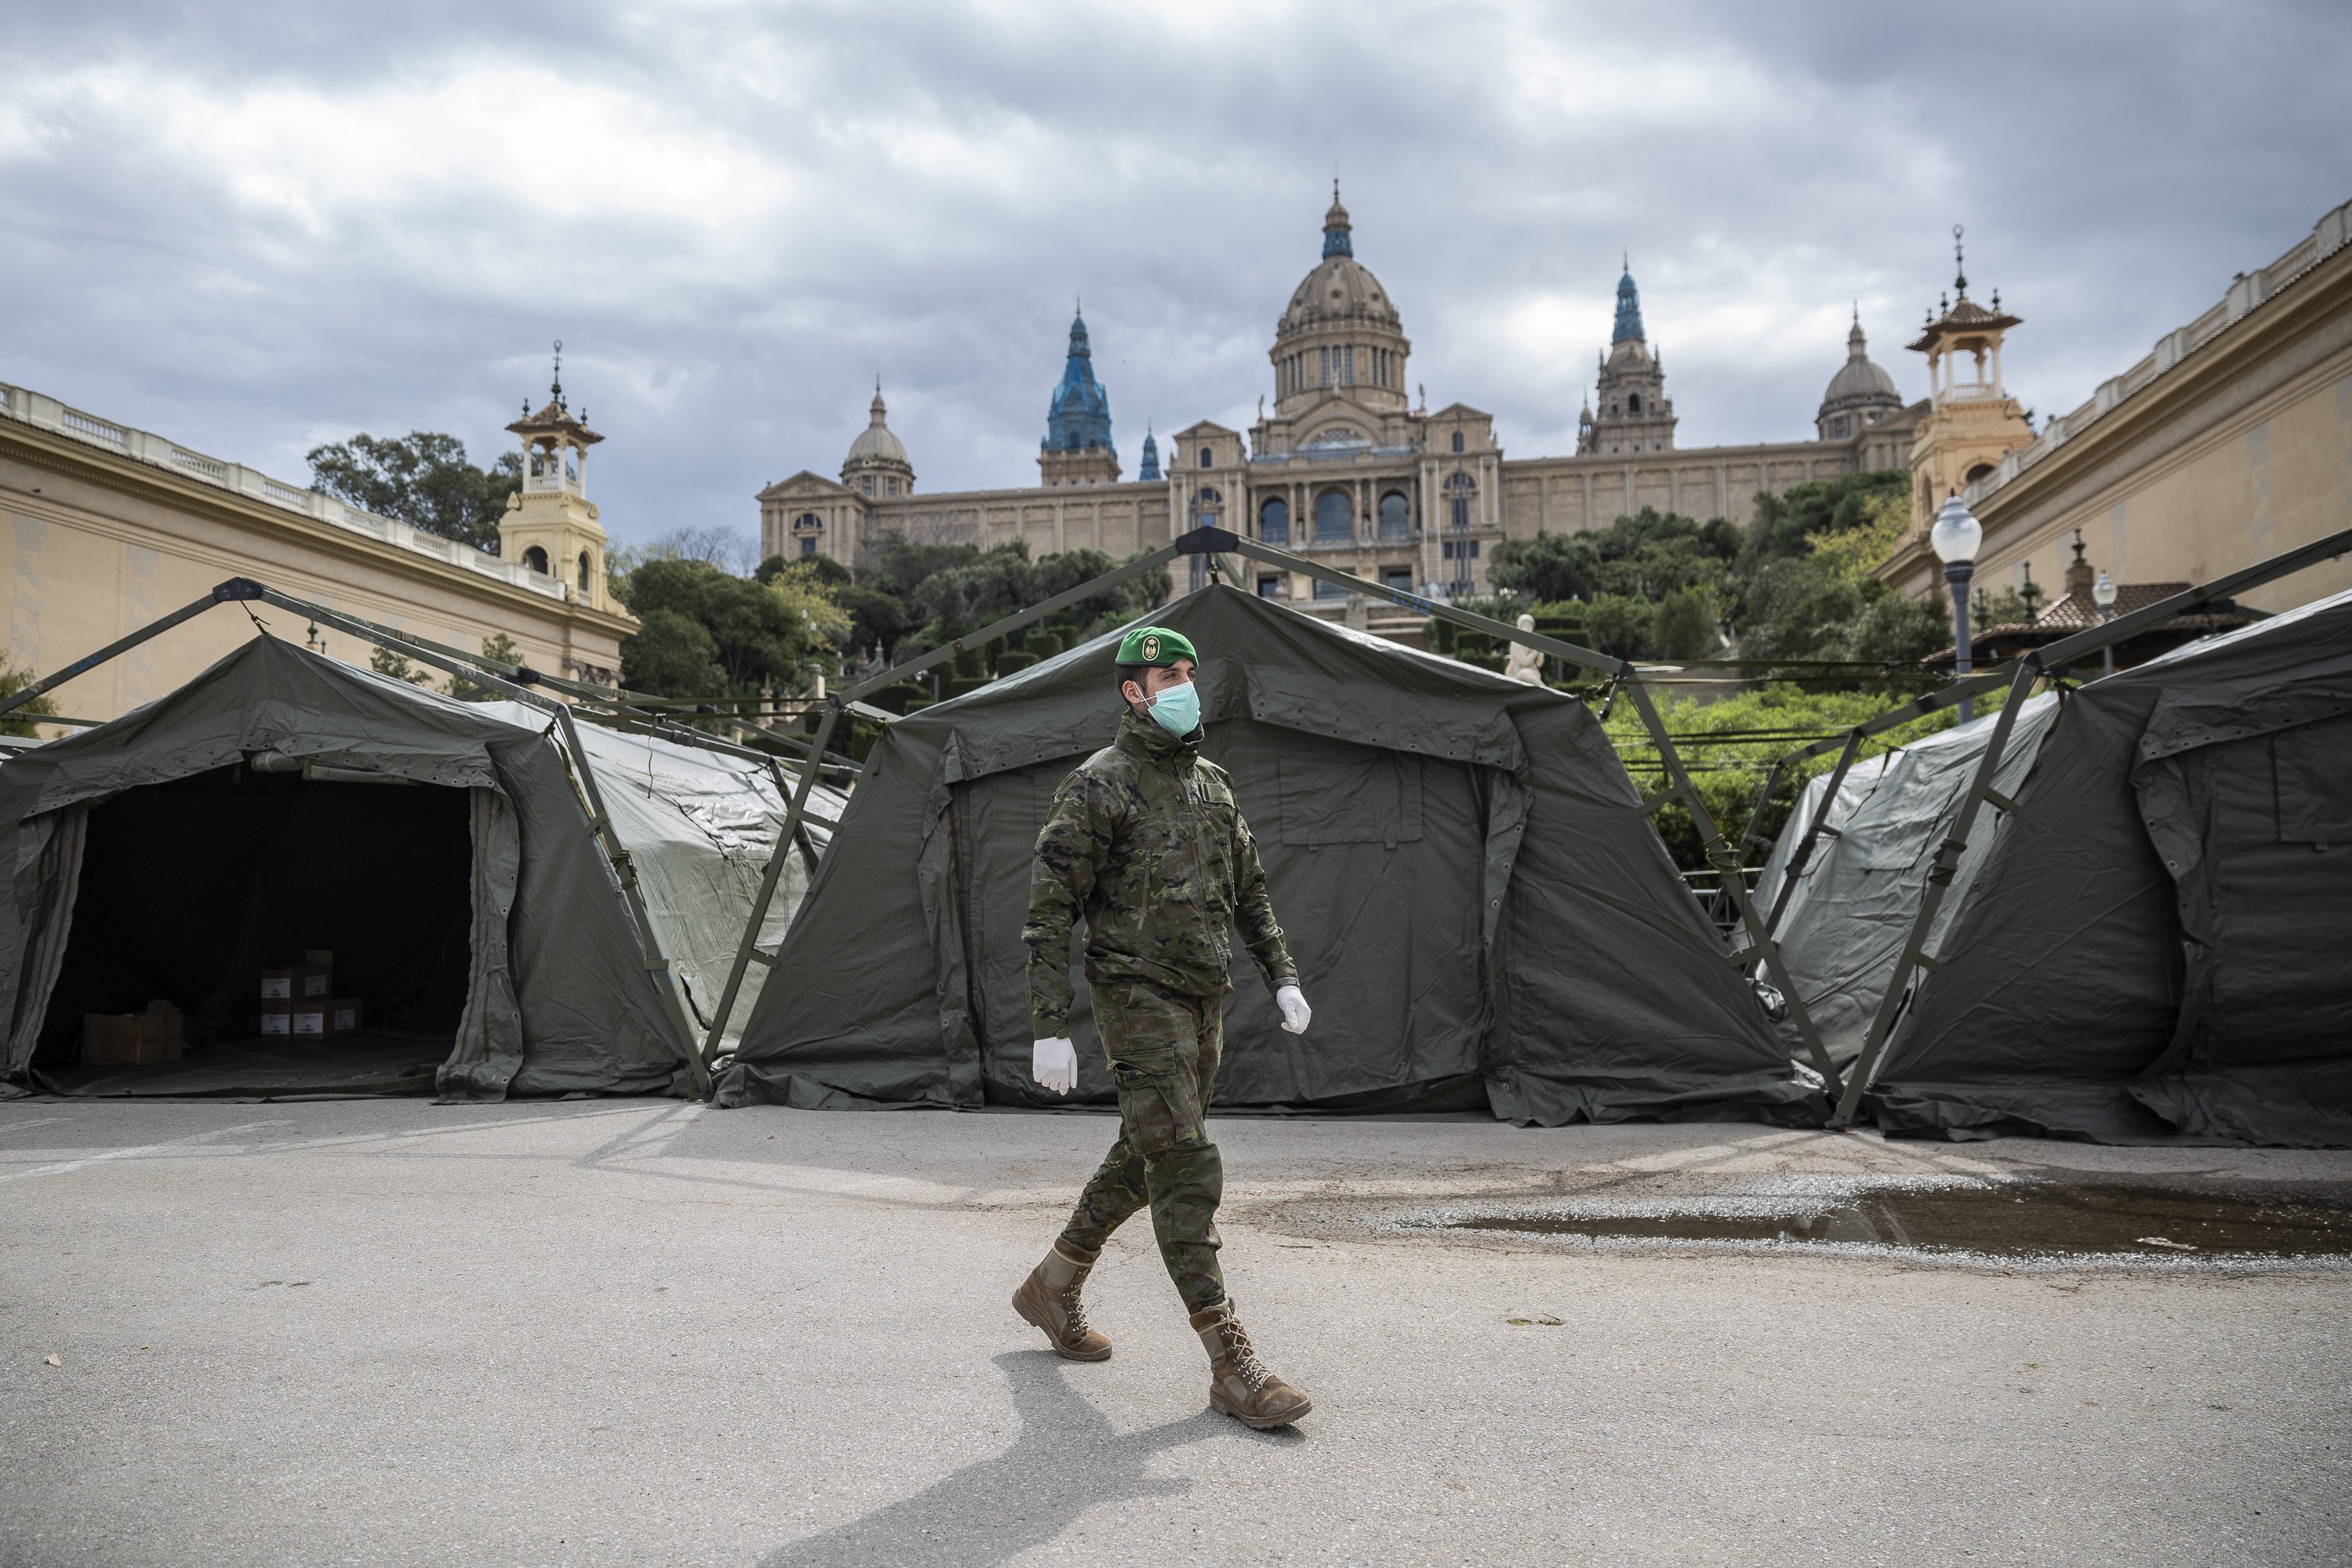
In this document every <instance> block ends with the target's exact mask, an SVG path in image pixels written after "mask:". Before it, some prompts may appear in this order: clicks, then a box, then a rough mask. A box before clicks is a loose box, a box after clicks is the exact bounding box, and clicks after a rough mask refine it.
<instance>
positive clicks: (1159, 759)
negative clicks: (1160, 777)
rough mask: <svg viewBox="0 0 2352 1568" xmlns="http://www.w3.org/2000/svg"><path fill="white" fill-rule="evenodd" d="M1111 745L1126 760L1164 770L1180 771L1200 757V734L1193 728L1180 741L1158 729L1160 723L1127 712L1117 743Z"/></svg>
mask: <svg viewBox="0 0 2352 1568" xmlns="http://www.w3.org/2000/svg"><path fill="white" fill-rule="evenodd" d="M1113 743H1114V744H1115V745H1117V746H1118V749H1119V750H1120V751H1122V752H1127V753H1128V754H1129V756H1135V757H1141V758H1143V759H1145V760H1146V761H1147V762H1153V763H1159V764H1160V766H1161V767H1164V768H1183V767H1187V766H1190V765H1191V764H1192V762H1193V761H1194V760H1195V759H1197V758H1198V757H1199V756H1200V754H1201V731H1200V730H1199V729H1197V728H1196V729H1194V730H1193V731H1192V733H1191V734H1189V735H1187V736H1185V737H1184V738H1183V739H1182V740H1181V741H1180V740H1178V739H1177V738H1176V737H1175V736H1173V735H1171V734H1170V733H1169V732H1168V731H1166V730H1164V729H1162V728H1160V722H1159V721H1157V720H1154V719H1148V718H1146V717H1144V715H1142V714H1140V713H1138V712H1137V711H1136V710H1134V709H1132V708H1130V709H1129V710H1127V712H1126V713H1125V715H1123V716H1122V717H1121V718H1120V720H1119V721H1118V740H1117V741H1116V742H1113Z"/></svg>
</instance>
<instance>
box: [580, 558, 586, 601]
mask: <svg viewBox="0 0 2352 1568" xmlns="http://www.w3.org/2000/svg"><path fill="white" fill-rule="evenodd" d="M580 591H581V592H582V593H583V594H584V593H586V592H587V591H588V552H586V551H584V550H583V551H582V552H580Z"/></svg>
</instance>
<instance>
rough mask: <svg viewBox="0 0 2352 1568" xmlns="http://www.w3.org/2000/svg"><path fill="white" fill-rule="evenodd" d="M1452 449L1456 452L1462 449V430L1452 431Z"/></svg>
mask: <svg viewBox="0 0 2352 1568" xmlns="http://www.w3.org/2000/svg"><path fill="white" fill-rule="evenodd" d="M1454 450H1455V451H1457V452H1458V451H1460V450H1462V432H1461V431H1459V430H1456V431H1455V432H1454Z"/></svg>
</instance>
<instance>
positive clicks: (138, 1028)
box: [81, 1001, 182, 1067]
mask: <svg viewBox="0 0 2352 1568" xmlns="http://www.w3.org/2000/svg"><path fill="white" fill-rule="evenodd" d="M181 1030H182V1020H181V1017H180V1010H179V1009H178V1008H177V1007H174V1006H173V1005H172V1004H170V1003H169V1002H163V1001H157V1002H151V1003H149V1004H148V1005H147V1011H145V1012H144V1013H84V1014H83V1015H82V1016H81V1059H82V1060H83V1061H84V1062H85V1063H87V1064H88V1065H89V1066H91V1067H145V1066H148V1065H150V1064H151V1063H154V1062H175V1061H178V1060H179V1059H180V1044H181V1037H182V1034H181Z"/></svg>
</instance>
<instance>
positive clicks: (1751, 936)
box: [703, 528, 1843, 1096]
mask: <svg viewBox="0 0 2352 1568" xmlns="http://www.w3.org/2000/svg"><path fill="white" fill-rule="evenodd" d="M1182 555H1198V556H1205V557H1207V558H1208V560H1209V562H1210V566H1211V575H1212V578H1213V580H1214V579H1218V578H1229V579H1234V580H1238V579H1239V577H1240V574H1239V573H1238V572H1236V571H1235V570H1234V565H1233V563H1232V560H1231V559H1230V557H1232V556H1239V557H1241V558H1242V559H1244V560H1248V561H1255V562H1258V563H1262V564H1264V565H1268V566H1274V567H1278V568H1280V569H1281V570H1283V571H1285V572H1296V573H1297V574H1300V575H1302V576H1305V577H1307V578H1309V579H1311V580H1313V581H1316V582H1320V583H1328V584H1331V585H1333V586H1335V587H1338V588H1341V589H1344V590H1345V591H1347V592H1348V593H1350V594H1361V595H1365V596H1366V597H1368V598H1379V599H1384V600H1386V601H1388V602H1389V603H1391V604H1393V605H1400V606H1402V607H1403V608H1406V609H1411V610H1416V611H1418V612H1420V613H1421V614H1423V615H1425V616H1433V617H1435V618H1437V619H1440V620H1444V621H1449V622H1451V623H1453V624H1454V625H1455V626H1462V627H1464V628H1465V629H1467V630H1470V631H1476V632H1484V633H1486V635H1488V636H1489V637H1503V638H1505V639H1507V640H1508V641H1511V642H1516V643H1519V644H1522V645H1524V646H1526V647H1532V648H1534V649H1536V650H1537V651H1538V652H1540V653H1546V654H1549V655H1551V656H1552V657H1553V658H1559V659H1561V660H1564V661H1565V662H1567V663H1570V664H1572V665H1575V666H1577V667H1578V668H1582V669H1588V670H1591V671H1592V672H1593V673H1595V674H1597V675H1602V676H1606V677H1608V678H1609V679H1610V680H1611V681H1612V683H1613V684H1615V685H1616V686H1619V687H1622V688H1623V689H1627V690H1629V691H1630V693H1631V695H1632V697H1633V704H1634V707H1635V709H1636V710H1637V711H1638V712H1639V713H1640V714H1641V717H1642V722H1643V728H1645V729H1646V730H1648V731H1649V733H1650V739H1651V742H1652V744H1654V746H1656V748H1657V750H1658V755H1659V758H1660V760H1661V762H1662V763H1663V765H1664V769H1665V772H1666V774H1667V783H1666V784H1664V787H1662V788H1660V789H1658V790H1656V791H1654V793H1652V794H1651V795H1648V796H1646V797H1645V798H1644V799H1643V802H1642V814H1643V817H1644V818H1645V819H1647V820H1648V821H1649V825H1650V827H1651V830H1652V832H1655V831H1656V828H1657V823H1656V813H1657V811H1658V809H1659V807H1661V806H1663V805H1666V804H1667V803H1668V802H1669V801H1672V800H1675V799H1679V800H1680V801H1681V802H1682V803H1683V805H1684V808H1685V810H1687V811H1688V812H1689V813H1690V816H1691V820H1692V822H1693V823H1694V824H1695V825H1696V826H1697V828H1698V831H1699V837H1700V839H1701V842H1702V843H1704V844H1705V846H1706V858H1707V861H1708V863H1709V864H1710V865H1712V866H1714V867H1715V868H1717V871H1718V872H1721V873H1723V876H1722V880H1723V883H1724V885H1725V887H1726V888H1727V889H1729V892H1730V898H1731V901H1732V904H1733V906H1734V908H1735V909H1736V910H1737V912H1738V917H1739V921H1740V924H1741V926H1742V927H1743V928H1744V929H1745V931H1746V932H1747V935H1748V945H1747V946H1746V947H1744V948H1742V949H1740V950H1739V951H1738V952H1733V953H1730V954H1728V955H1727V957H1728V958H1729V959H1730V961H1731V962H1732V963H1735V964H1738V965H1739V966H1740V967H1742V968H1746V967H1748V965H1750V964H1753V963H1759V962H1760V963H1762V964H1763V965H1764V967H1765V969H1766V970H1767V972H1768V973H1770V974H1771V976H1772V978H1773V983H1774V984H1776V985H1777V986H1778V987H1779V988H1780V994H1781V995H1782V997H1783V998H1785V999H1786V1002H1787V1005H1788V1009H1789V1013H1790V1016H1791V1017H1792V1018H1793V1019H1794V1020H1795V1021H1796V1025H1797V1029H1798V1033H1799V1034H1800V1036H1801V1037H1802V1039H1803V1042H1804V1046H1805V1050H1806V1053H1807V1055H1808V1056H1810V1057H1811V1061H1812V1068H1813V1070H1814V1071H1815V1072H1817V1073H1819V1074H1820V1075H1821V1077H1822V1081H1823V1083H1824V1084H1825V1085H1826V1086H1827V1092H1828V1094H1829V1095H1831V1096H1835V1095H1837V1094H1839V1093H1840V1092H1841V1090H1842V1089H1843V1085H1842V1084H1841V1082H1840V1080H1839V1077H1838V1073H1837V1068H1836V1066H1835V1064H1834V1063H1832V1061H1831V1059H1830V1055H1829V1050H1828V1047H1826V1046H1825V1045H1823V1043H1822V1037H1821V1031H1820V1029H1819V1028H1818V1027H1817V1026H1815V1025H1814V1023H1813V1019H1812V1016H1811V1013H1810V1012H1809V1011H1808V1010H1807V1009H1806V1007H1805V1005H1804V1002H1803V999H1802V998H1801V997H1800V996H1798V994H1796V986H1795V984H1794V982H1793V981H1792V980H1791V979H1790V976H1789V974H1788V973H1787V970H1786V968H1785V966H1784V965H1783V963H1782V962H1781V958H1780V949H1779V948H1778V947H1777V946H1776V945H1775V944H1774V943H1773V942H1771V940H1770V938H1769V933H1768V932H1767V931H1766V929H1765V925H1764V921H1763V919H1762V917H1761V916H1760V915H1759V913H1758V911H1757V910H1756V908H1755V904H1754V901H1753V900H1750V899H1749V898H1748V890H1747V886H1746V883H1745V882H1744V881H1743V880H1742V879H1740V878H1739V876H1738V849H1737V847H1735V846H1734V845H1733V844H1732V843H1731V841H1730V840H1729V839H1727V837H1725V836H1724V833H1723V830H1722V829H1721V828H1720V827H1719V826H1717V825H1716V821H1715V818H1714V817H1713V816H1712V815H1710V814H1709V813H1708V811H1707V809H1706V805H1705V803H1704V802H1703V801H1702V800H1701V799H1700V798H1699V793H1698V789H1697V787H1696V785H1695V784H1693V783H1692V782H1691V776H1690V773H1689V770H1688V769H1687V768H1685V766H1684V764H1683V760H1682V755H1681V753H1680V752H1677V751H1676V750H1675V743H1674V741H1673V739H1672V737H1671V736H1669V735H1668V734H1667V732H1666V727H1665V725H1664V722H1663V721H1661V720H1660V718H1659V716H1658V710H1657V707H1656V705H1655V704H1654V703H1653V702H1652V701H1651V700H1650V695H1649V692H1648V691H1647V690H1646V689H1644V688H1643V683H1642V677H1641V672H1640V671H1639V670H1638V669H1637V668H1635V667H1634V665H1633V663H1632V662H1631V661H1630V660H1627V659H1622V658H1611V657H1609V656H1608V655H1607V654H1602V653H1596V652H1594V651H1593V650H1592V649H1591V648H1588V647H1580V646H1579V645H1577V644H1575V643H1570V642H1563V641H1561V640H1560V639H1559V638H1558V637H1546V636H1544V635H1542V634H1541V633H1538V632H1531V631H1522V630H1520V629H1519V628H1518V627H1517V626H1510V625H1507V624H1506V623H1504V622H1502V621H1498V620H1496V619H1494V618H1492V617H1491V616H1481V615H1478V614H1475V612H1472V611H1469V610H1464V609H1459V608H1457V607H1455V606H1454V605H1449V604H1445V603H1443V602H1441V601H1438V600H1435V599H1429V598H1424V597H1423V596H1422V595H1418V594H1413V593H1409V592H1406V591H1404V590H1402V589H1397V588H1391V587H1388V586H1387V585H1386V584H1380V583H1375V582H1372V581H1370V579H1368V578H1363V577H1358V576H1356V575H1354V574H1351V573H1346V572H1340V571H1339V570H1337V569H1335V568H1332V567H1328V566H1324V565H1320V564H1318V563H1315V562H1312V561H1309V560H1307V559H1306V558H1305V557H1304V556H1300V555H1297V554H1294V553H1292V552H1290V551H1287V550H1285V549H1282V548H1281V547H1279V546H1277V545H1271V544H1265V543H1261V542H1258V541H1257V540H1255V539H1245V538H1244V537H1242V536H1241V535H1239V534H1236V533H1234V532H1231V531H1227V530H1225V529H1221V528H1196V529H1193V530H1192V531H1190V532H1187V533H1183V534H1180V535H1178V536H1177V537H1176V538H1175V539H1173V540H1171V541H1170V542H1168V543H1166V544H1163V545H1160V547H1159V548H1157V549H1155V550H1151V551H1149V552H1145V553H1144V554H1141V555H1139V556H1137V557H1136V558H1135V559H1134V560H1132V561H1129V562H1127V563H1124V564H1123V565H1120V566H1118V567H1114V568H1113V569H1112V570H1110V571H1108V572H1106V573H1104V574H1102V575H1101V576H1099V577H1096V578H1094V579H1092V580H1090V581H1088V582H1086V583H1082V584H1079V585H1078V586H1076V587H1075V588H1072V589H1070V590H1069V591H1068V592H1066V593H1063V594H1057V595H1054V596H1053V597H1052V598H1050V599H1046V600H1044V601H1042V602H1041V603H1039V604H1036V605H1031V606H1030V607H1029V608H1027V609H1025V610H1022V611H1019V612H1017V613H1015V614H1013V615H1011V616H1005V617H1004V618H1003V620H1000V621H996V622H994V623H992V624H991V625H989V626H983V627H982V628H981V629H980V630H978V631H976V632H973V633H971V635H970V636H967V637H958V638H956V639H954V640H953V641H951V642H949V643H947V644H945V645H943V646H941V647H936V648H933V649H931V650H930V651H929V652H928V653H925V654H922V655H919V656H918V657H917V658H912V659H908V660H907V661H906V662H904V663H902V664H898V665H894V666H893V667H891V668H888V669H886V670H884V671H882V672H881V673H879V674H877V675H875V676H872V677H870V678H868V679H866V680H862V681H858V682H856V683H855V684H853V685H850V686H846V687H845V688H843V689H842V690H841V692H840V693H839V694H838V695H837V696H835V697H831V698H828V699H827V706H826V710H825V712H824V716H823V717H822V718H821V719H820V720H819V721H818V724H817V730H816V733H815V736H814V751H815V752H816V753H817V754H819V755H822V754H823V752H824V744H825V742H826V741H827V740H828V739H829V738H830V737H831V735H832V733H833V730H834V727H835V723H836V722H837V721H839V719H840V717H841V715H842V713H843V712H844V711H845V710H847V708H848V707H849V706H850V705H851V704H852V703H854V702H856V700H859V699H862V698H865V697H866V696H869V695H871V694H872V693H874V692H877V691H879V690H880V689H883V688H884V687H886V686H890V685H895V684H896V683H898V681H901V680H904V679H907V678H908V677H909V676H913V675H919V674H920V673H922V672H923V671H924V670H926V669H929V668H932V667H933V666H935V665H938V664H940V663H943V662H945V661H946V660H948V659H950V658H954V657H955V656H956V655H958V654H960V653H963V652H966V651H968V650H971V649H973V648H979V647H987V646H988V645H989V644H991V643H993V642H996V641H999V640H1000V639H1002V638H1003V637H1009V636H1011V635H1012V634H1013V633H1014V632H1016V631H1019V630H1021V629H1022V628H1023V627H1024V626H1030V625H1032V624H1034V623H1035V622H1036V621H1039V620H1042V619H1043V618H1045V616H1050V615H1052V614H1054V613H1055V611H1057V610H1061V609H1065V608H1066V607H1068V606H1069V605H1074V604H1076V603H1078V602H1080V601H1081V600H1084V599H1088V598H1092V597H1094V596H1096V595H1099V594H1101V593H1103V592H1104V591H1105V590H1107V589H1109V588H1113V587H1116V586H1118V584H1121V583H1124V582H1127V581H1129V579H1131V578H1133V577H1137V576H1139V575H1140V574H1143V573H1145V572H1149V571H1152V570H1154V569H1155V568H1158V567H1160V566H1163V565H1166V564H1167V563H1170V562H1172V561H1174V560H1176V559H1177V558H1178V557H1179V556H1182ZM808 783H809V778H808V775H807V774H806V773H803V776H802V781H801V787H800V790H799V792H798V793H796V794H795V795H794V797H793V804H792V806H791V808H790V810H789V811H788V812H787V814H786V816H785V826H786V829H787V831H786V833H784V834H782V835H780V836H779V837H778V839H777V846H778V847H777V850H776V852H775V854H774V855H773V856H772V858H770V860H769V863H768V869H767V872H766V875H765V876H764V877H763V878H762V879H761V886H760V893H759V897H758V899H757V900H756V901H755V903H754V904H753V907H752V913H751V923H750V924H749V925H748V926H746V927H745V928H744V933H743V941H742V943H741V945H740V947H739V949H738V950H737V952H736V954H735V963H734V965H733V967H732V969H730V972H729V974H728V980H727V987H726V989H725V991H723V992H722V993H721V994H720V995H719V1006H718V1010H717V1012H716V1013H715V1014H714V1016H713V1019H712V1023H711V1026H710V1030H709V1036H708V1037H707V1038H706V1040H705V1041H704V1044H703V1055H704V1058H705V1060H706V1062H707V1064H708V1065H709V1068H711V1069H712V1070H713V1071H714V1072H715V1070H716V1069H717V1068H718V1065H719V1042H720V1039H721V1037H723V1035H724V1033H725V1031H726V1027H727V1023H728V1019H729V1017H730V1015H731V1014H732V1012H733V1010H734V1005H735V998H736V994H737V993H738V991H739V990H740V987H741V984H742V979H743V975H744V974H745V973H746V972H747V971H748V970H749V968H750V966H751V964H752V963H761V964H763V965H765V966H767V967H770V968H773V967H774V965H775V963H776V955H775V954H773V953H770V952H761V951H760V949H759V945H758V937H759V932H760V928H761V925H762V924H763V923H764V922H765V921H766V919H767V911H768V906H769V904H770V902H771V901H772V899H773V898H774V896H775V887H776V883H777V881H778V879H779V878H780V876H781V874H782V864H783V861H782V856H783V854H784V853H785V845H786V842H787V840H788V839H789V838H790V837H791V830H792V829H793V828H796V827H797V826H798V825H799V822H800V819H801V816H802V812H803V802H804V798H805V796H806V795H807V791H808Z"/></svg>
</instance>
